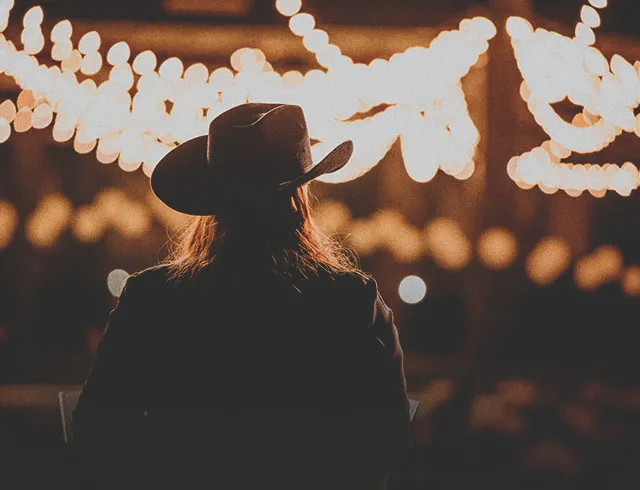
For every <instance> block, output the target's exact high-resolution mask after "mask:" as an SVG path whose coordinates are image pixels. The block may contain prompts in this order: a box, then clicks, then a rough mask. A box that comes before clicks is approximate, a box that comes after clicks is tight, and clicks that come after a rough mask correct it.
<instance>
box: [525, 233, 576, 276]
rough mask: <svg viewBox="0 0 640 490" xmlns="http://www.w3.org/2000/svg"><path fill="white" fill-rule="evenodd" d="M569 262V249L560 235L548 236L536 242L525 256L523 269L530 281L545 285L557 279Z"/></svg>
mask: <svg viewBox="0 0 640 490" xmlns="http://www.w3.org/2000/svg"><path fill="white" fill-rule="evenodd" d="M570 264H571V249H570V248H569V245H568V244H567V242H566V241H565V240H563V239H562V238H560V237H555V236H548V237H545V238H543V239H542V240H540V241H539V242H538V244H537V245H536V246H535V248H534V249H533V251H532V252H531V253H530V254H529V256H528V257H527V262H526V265H525V269H526V272H527V276H528V277H529V279H531V281H533V282H534V283H536V284H538V285H540V286H546V285H549V284H551V283H552V282H554V281H555V280H556V279H558V278H559V277H560V276H561V275H562V273H563V272H564V271H566V270H567V268H568V267H569V265H570Z"/></svg>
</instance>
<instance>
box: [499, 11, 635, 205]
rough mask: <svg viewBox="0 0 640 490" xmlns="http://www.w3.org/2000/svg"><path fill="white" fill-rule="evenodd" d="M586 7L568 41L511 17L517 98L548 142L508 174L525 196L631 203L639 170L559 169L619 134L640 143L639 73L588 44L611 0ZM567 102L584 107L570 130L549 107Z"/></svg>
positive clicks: (515, 161)
mask: <svg viewBox="0 0 640 490" xmlns="http://www.w3.org/2000/svg"><path fill="white" fill-rule="evenodd" d="M589 3H591V6H589V5H584V6H583V7H582V11H581V19H582V22H580V23H578V24H577V25H576V31H575V36H574V37H573V38H569V37H566V36H562V35H560V34H558V33H556V32H551V31H548V30H545V29H536V30H535V31H534V30H533V27H532V26H531V24H530V23H529V22H528V21H527V20H526V19H523V18H520V17H511V18H509V19H508V21H507V31H508V33H509V35H510V36H511V42H512V45H513V49H514V52H515V55H516V59H517V62H518V68H519V69H520V72H521V74H522V77H523V80H524V81H523V84H522V87H521V90H520V95H521V96H522V98H523V100H524V101H525V102H526V103H527V107H528V109H529V111H530V112H531V114H532V115H533V116H534V118H535V120H536V122H537V123H538V124H539V125H540V127H541V128H542V129H543V130H544V131H545V132H546V133H547V135H548V136H549V138H550V139H549V140H546V141H545V142H543V144H542V145H540V146H538V147H536V148H534V149H532V150H531V151H528V152H525V153H523V154H522V155H519V156H516V157H514V158H512V159H511V160H510V161H509V163H508V165H507V172H508V174H509V176H510V177H511V179H512V180H514V181H515V182H516V184H517V185H518V186H519V187H521V188H523V189H530V188H532V187H534V186H538V187H539V188H540V190H542V191H543V192H545V193H547V194H551V193H554V192H556V191H558V190H563V191H564V192H566V193H567V194H568V195H570V196H573V197H577V196H579V195H581V194H582V193H583V192H585V191H588V192H589V193H590V194H591V195H593V196H594V197H603V196H604V195H605V194H606V192H607V191H615V192H617V193H618V194H619V195H621V196H629V195H630V194H631V192H633V191H634V190H635V189H637V188H638V187H639V186H640V180H639V177H638V169H637V167H636V166H635V165H634V164H633V163H631V162H626V163H624V165H622V166H618V165H616V164H613V163H608V164H605V165H603V166H602V167H600V166H599V165H594V164H573V163H569V162H562V160H563V159H567V158H569V157H571V155H572V154H573V153H595V152H599V151H601V150H602V149H604V148H606V147H607V146H609V145H610V144H611V143H612V142H613V141H615V139H616V138H617V137H618V136H619V135H620V134H622V132H627V133H635V134H636V135H637V136H640V129H639V120H638V119H637V118H636V116H635V113H634V111H635V110H636V109H637V107H638V106H639V105H640V76H639V74H638V71H637V70H636V68H637V67H638V64H636V66H633V65H631V63H629V62H628V61H627V60H626V59H624V58H623V57H622V56H620V55H617V54H616V55H614V56H613V57H612V58H611V60H610V61H607V59H606V58H605V57H604V56H603V54H602V53H601V52H600V51H599V50H598V49H597V48H595V47H593V46H591V44H593V43H595V41H596V38H595V34H594V32H593V29H595V28H597V27H598V26H599V25H600V15H599V13H598V12H597V11H596V10H595V9H594V8H593V7H596V8H600V9H602V8H605V7H606V6H607V2H606V0H599V1H596V0H591V1H590V2H589ZM565 98H568V99H569V101H571V102H572V103H573V104H575V105H578V106H581V107H582V111H581V112H580V113H578V114H577V115H576V116H575V117H574V118H573V120H572V121H571V122H570V123H569V122H566V121H564V120H563V119H562V118H561V117H560V116H559V115H558V113H557V112H556V111H555V109H554V108H553V107H552V104H554V103H556V102H559V101H561V100H563V99H565Z"/></svg>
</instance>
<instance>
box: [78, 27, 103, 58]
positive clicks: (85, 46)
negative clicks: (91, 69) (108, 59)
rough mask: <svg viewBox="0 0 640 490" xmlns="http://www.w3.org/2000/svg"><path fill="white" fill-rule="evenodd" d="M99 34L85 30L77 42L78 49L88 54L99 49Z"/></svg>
mask: <svg viewBox="0 0 640 490" xmlns="http://www.w3.org/2000/svg"><path fill="white" fill-rule="evenodd" d="M100 42H101V39H100V34H98V33H97V32H96V31H91V32H87V33H86V34H85V35H84V36H82V37H81V38H80V42H79V43H78V50H79V51H80V52H81V53H82V54H89V53H92V52H94V51H98V50H99V49H100Z"/></svg>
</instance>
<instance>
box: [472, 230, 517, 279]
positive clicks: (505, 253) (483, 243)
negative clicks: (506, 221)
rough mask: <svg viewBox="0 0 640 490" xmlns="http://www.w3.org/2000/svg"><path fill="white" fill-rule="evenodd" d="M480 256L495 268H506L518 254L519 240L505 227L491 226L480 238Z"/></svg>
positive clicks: (489, 266)
mask: <svg viewBox="0 0 640 490" xmlns="http://www.w3.org/2000/svg"><path fill="white" fill-rule="evenodd" d="M477 249H478V258H479V259H480V262H482V264H483V265H484V266H485V267H487V268H489V269H493V270H500V269H506V268H507V267H509V266H510V265H511V264H512V263H513V261H514V260H515V258H516V256H517V254H518V240H517V239H516V237H515V235H514V234H513V233H512V232H511V231H509V230H507V229H505V228H490V229H488V230H485V231H484V232H483V233H482V234H481V235H480V237H479V238H478V243H477Z"/></svg>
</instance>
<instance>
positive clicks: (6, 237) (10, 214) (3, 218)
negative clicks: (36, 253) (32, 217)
mask: <svg viewBox="0 0 640 490" xmlns="http://www.w3.org/2000/svg"><path fill="white" fill-rule="evenodd" d="M1 122H2V119H0V123H1ZM0 126H1V124H0ZM0 131H1V129H0ZM17 228H18V211H17V210H16V207H15V206H14V205H13V204H11V203H10V202H9V201H5V200H0V250H2V249H4V248H6V247H7V246H8V245H9V244H10V243H11V240H13V235H14V233H15V231H16V229H17Z"/></svg>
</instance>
